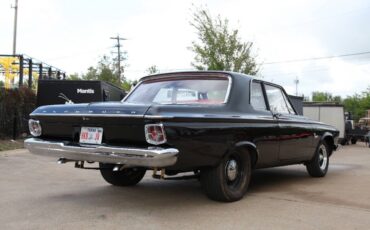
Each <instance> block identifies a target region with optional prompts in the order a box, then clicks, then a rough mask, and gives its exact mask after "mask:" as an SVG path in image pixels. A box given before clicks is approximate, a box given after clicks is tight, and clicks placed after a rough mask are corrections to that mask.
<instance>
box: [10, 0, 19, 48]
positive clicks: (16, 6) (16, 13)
mask: <svg viewBox="0 0 370 230" xmlns="http://www.w3.org/2000/svg"><path fill="white" fill-rule="evenodd" d="M11 8H13V9H14V31H13V55H15V54H16V47H17V17H18V0H15V5H14V6H13V5H12V6H11Z"/></svg>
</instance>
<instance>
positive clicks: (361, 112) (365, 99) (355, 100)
mask: <svg viewBox="0 0 370 230" xmlns="http://www.w3.org/2000/svg"><path fill="white" fill-rule="evenodd" d="M343 104H344V109H345V110H346V111H347V112H351V114H352V117H353V119H354V120H356V121H358V120H359V119H360V118H362V117H365V116H366V111H367V110H369V109H370V87H368V88H367V90H365V91H363V92H362V93H361V94H357V93H356V94H355V95H353V96H350V97H347V98H346V99H344V101H343Z"/></svg>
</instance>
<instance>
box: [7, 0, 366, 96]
mask: <svg viewBox="0 0 370 230" xmlns="http://www.w3.org/2000/svg"><path fill="white" fill-rule="evenodd" d="M12 3H13V0H2V1H0V9H1V12H2V13H1V14H0V29H1V30H0V53H11V51H12V33H13V10H12V9H11V8H10V5H11V4H12ZM193 5H195V6H201V5H203V6H207V7H208V9H209V11H210V12H211V14H213V15H217V14H220V15H221V16H223V17H226V18H228V19H229V20H230V26H232V27H235V28H239V29H240V35H241V38H242V39H243V40H245V41H252V42H254V46H255V50H254V53H255V54H256V55H257V59H258V61H259V62H261V63H268V62H274V61H284V60H291V59H301V58H311V57H321V56H331V55H341V54H347V53H357V52H364V51H370V42H369V41H370V39H369V38H370V26H369V25H368V22H369V21H370V1H362V0H356V1H349V0H346V1H345V0H335V1H334V0H332V1H329V0H327V1H323V0H320V1H318V0H311V1H305V0H300V1H296V0H294V1H293V0H289V1H288V0H282V1H273V0H270V1H268V0H262V1H248V0H229V1H216V0H214V1H200V0H193V1H190V0H177V1H173V0H172V1H171V0H156V1H149V0H147V1H144V0H139V1H127V0H121V1H118V0H117V1H113V0H104V1H87V0H75V1H72V0H49V1H47V0H33V1H26V0H19V21H18V23H19V24H18V42H17V52H18V53H25V54H28V55H30V56H32V57H35V58H38V59H41V60H43V61H45V62H47V63H50V64H52V65H54V66H57V67H59V68H61V69H63V70H66V71H67V72H68V73H74V72H77V73H82V72H84V71H86V69H87V68H88V67H89V66H94V65H95V64H96V63H97V61H98V60H99V57H101V56H102V55H104V54H110V52H111V51H114V49H113V48H112V46H113V45H114V42H113V41H112V40H110V39H109V38H110V37H111V36H115V35H117V34H120V35H121V36H123V37H125V38H127V39H128V40H127V41H124V42H123V48H124V50H126V51H127V53H128V60H127V65H128V67H127V68H126V70H125V76H126V77H127V78H128V79H138V78H140V77H142V76H144V75H145V74H146V73H145V70H146V69H147V68H148V67H149V66H151V65H157V66H158V67H159V69H160V70H161V71H162V72H166V71H171V70H187V69H191V68H192V67H191V65H190V63H191V61H192V60H193V57H194V55H193V53H192V52H191V51H189V50H188V48H187V47H189V46H190V45H191V41H193V40H195V39H196V34H195V31H194V29H193V28H192V27H191V26H190V24H189V21H190V20H191V9H193V8H194V7H193ZM260 75H261V76H262V77H264V79H266V80H268V81H273V82H275V83H278V84H281V85H283V86H284V87H285V88H286V89H287V91H288V92H289V93H291V94H293V93H295V85H294V79H295V78H296V77H298V78H299V80H300V84H299V86H298V91H299V94H305V95H310V93H311V92H312V91H314V90H321V91H328V92H331V93H333V94H335V95H342V96H346V95H352V94H354V93H356V92H361V91H363V90H365V89H366V88H367V86H369V85H370V76H369V75H370V54H369V55H361V56H353V57H347V58H332V59H325V60H319V61H306V62H293V63H284V62H283V63H278V64H273V65H262V68H261V71H260Z"/></svg>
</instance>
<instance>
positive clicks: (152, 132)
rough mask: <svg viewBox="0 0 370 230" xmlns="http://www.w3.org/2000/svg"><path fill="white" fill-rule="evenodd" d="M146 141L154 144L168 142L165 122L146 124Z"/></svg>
mask: <svg viewBox="0 0 370 230" xmlns="http://www.w3.org/2000/svg"><path fill="white" fill-rule="evenodd" d="M145 138H146V142H148V143H149V144H153V145H160V144H163V143H166V141H167V139H166V133H165V132H164V127H163V124H149V125H145Z"/></svg>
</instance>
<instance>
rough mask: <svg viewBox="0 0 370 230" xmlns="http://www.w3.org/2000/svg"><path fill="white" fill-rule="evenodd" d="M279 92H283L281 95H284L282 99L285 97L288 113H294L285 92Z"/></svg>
mask: <svg viewBox="0 0 370 230" xmlns="http://www.w3.org/2000/svg"><path fill="white" fill-rule="evenodd" d="M281 93H282V94H283V96H284V99H285V102H286V106H287V107H288V110H289V113H290V114H296V113H295V112H294V109H293V107H292V105H291V104H290V102H289V100H288V98H287V97H286V94H285V93H284V92H281Z"/></svg>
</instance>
